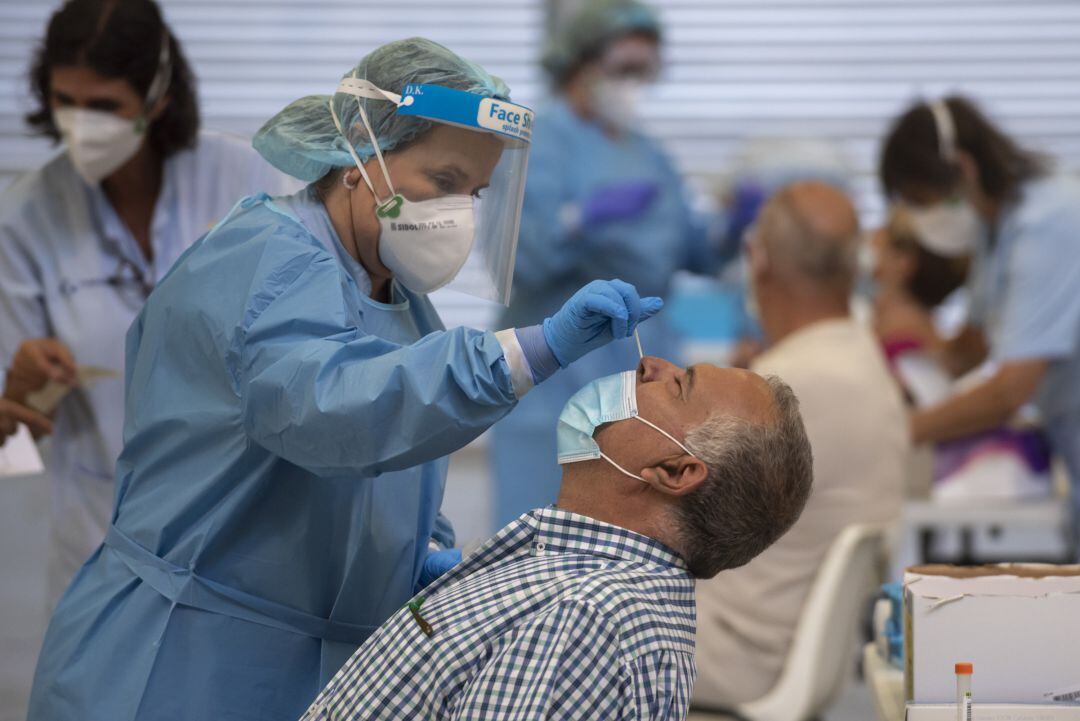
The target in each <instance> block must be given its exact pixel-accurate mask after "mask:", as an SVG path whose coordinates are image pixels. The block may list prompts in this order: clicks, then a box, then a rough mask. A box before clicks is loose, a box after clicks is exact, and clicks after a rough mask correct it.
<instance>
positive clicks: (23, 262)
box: [0, 209, 51, 368]
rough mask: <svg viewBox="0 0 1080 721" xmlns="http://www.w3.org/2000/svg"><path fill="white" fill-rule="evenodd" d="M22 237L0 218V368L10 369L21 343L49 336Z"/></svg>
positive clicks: (38, 275)
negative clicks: (29, 339)
mask: <svg viewBox="0 0 1080 721" xmlns="http://www.w3.org/2000/svg"><path fill="white" fill-rule="evenodd" d="M2 213H3V209H0V214H2ZM24 236H25V232H24V231H20V230H19V229H17V228H16V227H15V226H14V225H13V224H12V223H11V222H9V221H8V220H6V219H4V218H2V217H0V368H8V367H10V366H11V361H12V359H13V358H14V357H15V351H16V350H18V348H19V346H20V345H21V344H22V342H23V341H24V340H26V339H28V338H42V337H46V336H49V335H51V331H50V329H49V322H48V316H47V315H46V313H45V306H44V300H43V298H44V292H43V289H42V280H41V273H40V272H39V269H38V268H37V267H36V266H35V264H34V262H33V260H31V257H30V254H29V253H27V252H26V249H25V247H24V245H23V243H24V242H25V241H26V240H28V239H27V238H25V237H24Z"/></svg>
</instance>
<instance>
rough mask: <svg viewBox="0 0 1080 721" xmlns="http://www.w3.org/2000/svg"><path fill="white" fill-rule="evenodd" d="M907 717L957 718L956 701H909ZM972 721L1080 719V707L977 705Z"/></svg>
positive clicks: (920, 720) (914, 720)
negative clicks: (944, 702)
mask: <svg viewBox="0 0 1080 721" xmlns="http://www.w3.org/2000/svg"><path fill="white" fill-rule="evenodd" d="M972 695H974V694H972ZM905 719H906V721H956V704H955V703H950V704H908V707H907V712H906V714H905ZM971 721H1080V706H1073V705H1057V706H1047V705H1028V704H974V705H973V706H972V707H971Z"/></svg>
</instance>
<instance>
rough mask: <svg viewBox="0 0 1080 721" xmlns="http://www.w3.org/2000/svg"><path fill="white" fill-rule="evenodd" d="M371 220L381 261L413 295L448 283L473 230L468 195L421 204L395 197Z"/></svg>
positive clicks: (468, 247)
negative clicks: (375, 225)
mask: <svg viewBox="0 0 1080 721" xmlns="http://www.w3.org/2000/svg"><path fill="white" fill-rule="evenodd" d="M374 192H375V191H374V189H373V190H372V193H374ZM395 211H397V212H395ZM375 215H377V216H378V218H379V233H380V234H379V260H381V261H382V262H383V265H385V266H386V267H387V268H389V269H390V270H391V271H393V273H394V277H396V278H397V279H398V281H400V282H401V284H402V285H404V286H405V287H406V288H408V289H409V290H411V291H413V292H414V293H430V292H432V291H434V290H438V289H439V288H442V287H443V286H444V285H446V284H447V283H449V282H450V281H452V280H453V279H454V278H455V276H457V274H458V272H459V271H460V270H461V267H462V266H463V265H465V261H466V260H467V259H468V257H469V253H470V252H471V251H472V245H473V239H474V238H475V237H476V228H475V223H474V220H473V199H472V196H470V195H444V196H443V197H441V198H433V199H431V200H424V201H421V202H419V203H414V202H412V201H411V200H408V199H407V198H405V197H404V196H401V195H395V196H394V197H393V198H391V199H390V200H389V201H388V202H387V203H385V204H382V205H380V206H379V207H378V208H377V209H376V211H375Z"/></svg>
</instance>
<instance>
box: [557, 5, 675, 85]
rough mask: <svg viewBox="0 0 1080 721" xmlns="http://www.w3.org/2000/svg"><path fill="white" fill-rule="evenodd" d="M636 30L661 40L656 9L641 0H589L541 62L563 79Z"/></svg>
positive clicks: (563, 24)
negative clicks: (639, 0)
mask: <svg viewBox="0 0 1080 721" xmlns="http://www.w3.org/2000/svg"><path fill="white" fill-rule="evenodd" d="M632 33H647V34H649V35H655V36H656V39H657V40H659V39H660V36H661V28H660V18H659V17H657V14H656V11H655V10H653V9H652V8H651V7H649V6H648V5H646V4H644V3H642V2H638V0H587V2H586V3H585V5H584V7H582V8H581V10H579V11H578V12H577V13H576V14H575V15H574V16H573V17H571V18H570V19H569V20H568V21H567V22H564V23H562V25H561V27H560V28H559V30H558V31H557V32H556V33H554V35H553V36H552V38H551V40H550V41H549V43H548V46H547V49H546V50H545V52H544V57H543V59H542V60H541V64H542V65H543V66H544V69H545V70H547V71H548V73H549V74H550V75H551V76H552V77H553V78H554V79H555V80H556V81H561V80H563V79H564V78H565V77H566V75H567V73H569V72H570V71H571V70H573V69H574V68H575V67H577V65H578V64H580V63H581V62H582V61H583V60H584V59H585V58H586V57H588V56H590V55H592V54H595V53H599V52H600V51H602V50H603V47H604V46H605V45H607V44H608V43H609V42H611V41H612V40H615V39H617V38H620V37H623V36H624V35H630V34H632Z"/></svg>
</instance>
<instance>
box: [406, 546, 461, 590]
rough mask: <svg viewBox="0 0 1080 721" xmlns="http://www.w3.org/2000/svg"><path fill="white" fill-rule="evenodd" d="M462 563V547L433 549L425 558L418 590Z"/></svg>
mask: <svg viewBox="0 0 1080 721" xmlns="http://www.w3.org/2000/svg"><path fill="white" fill-rule="evenodd" d="M459 563H461V549H460V548H447V549H446V550H443V551H432V552H431V553H429V554H428V555H427V557H426V558H425V559H424V567H423V568H422V569H421V570H420V580H419V581H418V582H417V584H416V586H417V590H419V589H422V588H426V587H427V586H429V585H430V584H432V583H433V582H434V581H435V580H436V579H438V578H439V576H441V575H443V574H444V573H446V572H447V571H449V570H450V569H451V568H453V567H454V566H456V565H458V564H459Z"/></svg>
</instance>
